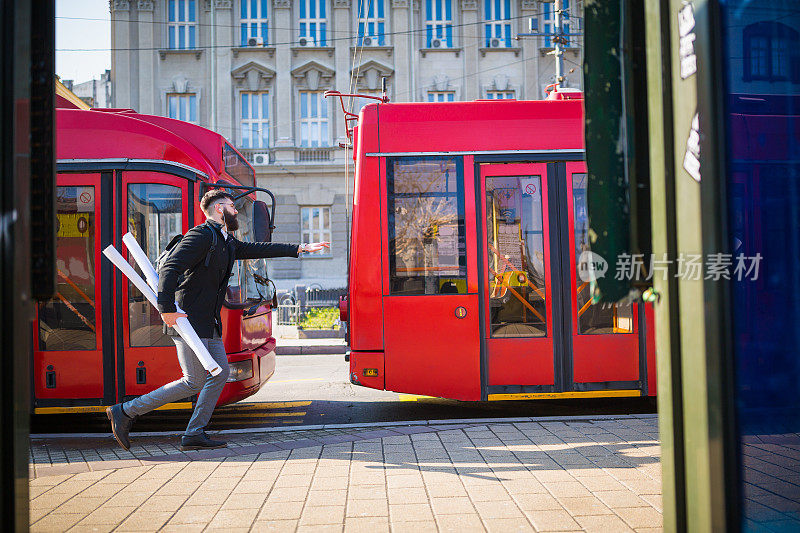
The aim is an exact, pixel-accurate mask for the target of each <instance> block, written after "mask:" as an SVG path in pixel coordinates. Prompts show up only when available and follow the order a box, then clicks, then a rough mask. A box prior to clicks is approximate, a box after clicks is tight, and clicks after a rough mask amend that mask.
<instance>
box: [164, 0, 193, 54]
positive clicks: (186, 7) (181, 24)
mask: <svg viewBox="0 0 800 533" xmlns="http://www.w3.org/2000/svg"><path fill="white" fill-rule="evenodd" d="M167 11H168V13H167V16H168V18H169V23H168V24H167V34H168V37H169V47H170V48H175V49H179V50H181V49H185V48H194V47H195V46H196V45H197V1H196V0H169V2H167Z"/></svg>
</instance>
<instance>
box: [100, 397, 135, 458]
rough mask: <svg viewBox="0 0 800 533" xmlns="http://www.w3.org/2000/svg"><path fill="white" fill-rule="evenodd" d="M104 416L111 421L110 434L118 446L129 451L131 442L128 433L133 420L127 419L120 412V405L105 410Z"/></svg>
mask: <svg viewBox="0 0 800 533" xmlns="http://www.w3.org/2000/svg"><path fill="white" fill-rule="evenodd" d="M106 416H107V417H108V419H109V420H110V421H111V432H112V433H113V434H114V438H115V439H117V442H118V443H119V445H120V446H122V447H123V448H125V449H126V450H130V449H131V441H130V439H129V438H128V433H130V432H131V427H133V418H131V417H129V416H128V415H126V414H125V412H124V411H123V410H122V404H121V403H118V404H117V405H112V406H111V407H107V408H106Z"/></svg>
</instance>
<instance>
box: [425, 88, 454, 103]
mask: <svg viewBox="0 0 800 533" xmlns="http://www.w3.org/2000/svg"><path fill="white" fill-rule="evenodd" d="M427 98H428V100H427V101H428V102H455V101H456V93H455V91H428V97H427Z"/></svg>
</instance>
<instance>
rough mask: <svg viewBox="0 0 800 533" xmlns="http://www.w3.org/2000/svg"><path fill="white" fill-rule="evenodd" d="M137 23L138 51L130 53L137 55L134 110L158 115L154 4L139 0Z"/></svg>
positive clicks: (148, 0) (151, 0)
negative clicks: (136, 93) (137, 99)
mask: <svg viewBox="0 0 800 533" xmlns="http://www.w3.org/2000/svg"><path fill="white" fill-rule="evenodd" d="M136 10H137V12H138V13H137V15H138V19H139V23H138V24H137V26H138V29H139V47H138V48H139V50H138V52H131V53H133V54H138V55H139V72H138V75H137V76H136V78H138V79H137V80H136V82H135V83H137V84H138V86H139V104H138V106H137V107H136V110H137V111H138V112H140V113H144V114H147V115H158V114H160V109H159V110H156V100H155V98H156V95H155V84H154V81H155V76H156V51H155V49H156V48H160V46H159V45H157V44H156V30H155V28H156V25H155V24H153V22H154V21H153V12H154V11H155V2H154V1H153V0H139V1H138V2H137V6H136Z"/></svg>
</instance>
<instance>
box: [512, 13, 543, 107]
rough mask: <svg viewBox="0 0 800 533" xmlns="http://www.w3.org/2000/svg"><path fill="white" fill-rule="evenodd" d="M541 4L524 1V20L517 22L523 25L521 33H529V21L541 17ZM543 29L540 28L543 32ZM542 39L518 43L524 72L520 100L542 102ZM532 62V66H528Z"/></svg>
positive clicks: (533, 38)
mask: <svg viewBox="0 0 800 533" xmlns="http://www.w3.org/2000/svg"><path fill="white" fill-rule="evenodd" d="M540 6H541V4H540V3H539V2H538V0H522V18H521V19H520V20H518V21H517V26H520V25H522V26H523V28H522V29H520V30H519V31H520V33H522V32H527V31H528V20H529V19H530V18H533V17H536V18H538V17H539V9H540ZM541 29H542V28H540V30H541ZM540 39H541V37H522V38H520V40H519V41H518V42H519V43H520V45H521V46H522V59H524V60H525V61H523V62H522V72H523V76H524V78H523V80H522V83H520V84H519V85H520V87H519V93H518V94H517V95H516V96H517V99H518V100H525V99H527V100H541V99H542V97H543V95H542V92H541V87H542V85H543V84H542V83H541V82H540V81H539V43H540V42H541V41H540ZM529 62H530V64H528V63H529Z"/></svg>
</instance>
